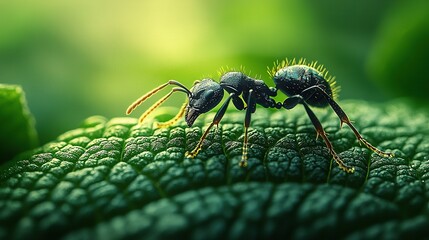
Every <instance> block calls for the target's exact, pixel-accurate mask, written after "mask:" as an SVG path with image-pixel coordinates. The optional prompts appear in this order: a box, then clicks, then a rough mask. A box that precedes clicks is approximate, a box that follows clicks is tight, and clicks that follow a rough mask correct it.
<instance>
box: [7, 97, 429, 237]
mask: <svg viewBox="0 0 429 240" xmlns="http://www.w3.org/2000/svg"><path fill="white" fill-rule="evenodd" d="M342 106H343V107H344V109H345V111H346V112H347V113H349V116H350V118H351V119H352V120H354V123H355V125H356V127H357V128H358V129H359V130H360V131H361V133H362V134H363V135H364V136H365V137H366V138H367V139H368V140H369V141H370V142H371V143H373V144H374V145H375V146H377V147H379V148H381V149H383V150H388V151H393V152H394V153H395V157H394V158H382V157H380V156H378V155H376V154H375V153H372V152H371V151H369V150H368V149H366V148H364V146H360V145H359V143H358V142H357V140H356V139H355V137H354V135H353V132H352V131H351V130H350V129H348V128H347V127H344V128H342V129H340V127H339V121H338V119H337V118H336V116H335V115H334V114H333V113H332V112H331V111H329V110H327V109H322V110H317V111H316V114H317V115H318V116H319V118H320V119H321V122H322V124H323V125H324V127H325V130H326V131H327V133H328V134H329V135H328V137H329V138H330V139H331V141H332V142H333V145H334V148H335V150H336V151H337V152H338V153H339V155H340V157H341V158H343V160H344V161H345V163H346V164H347V165H349V166H354V167H355V173H353V174H347V173H345V172H343V171H342V170H340V169H339V168H338V166H337V165H336V163H335V162H333V160H332V158H331V156H330V154H329V152H328V150H327V149H326V147H325V145H324V143H323V141H322V140H321V139H318V140H316V139H315V136H316V134H315V131H314V128H313V126H312V125H311V123H310V121H309V119H308V118H307V116H306V115H305V111H304V110H303V109H301V108H299V107H297V108H296V109H293V110H290V111H287V110H278V111H269V110H265V109H262V108H258V109H257V112H256V114H254V116H253V118H252V124H251V129H250V132H249V142H250V150H249V165H248V167H247V168H240V167H239V166H238V162H239V161H240V158H241V147H242V140H243V136H242V135H243V118H244V114H243V113H240V112H236V111H229V112H227V114H226V116H225V117H224V119H223V120H222V122H221V124H220V125H219V127H218V128H217V129H216V128H215V129H213V130H212V131H211V132H210V134H209V135H208V137H207V141H206V142H205V143H204V145H203V150H202V151H201V152H200V154H199V155H198V156H197V157H196V158H195V159H187V158H185V157H184V154H185V152H186V151H189V150H191V149H192V148H193V147H194V146H195V145H196V143H197V141H198V140H199V138H200V136H201V134H202V131H203V130H205V127H206V126H207V125H208V124H209V123H210V121H211V120H212V118H213V116H214V114H213V113H212V114H206V115H203V116H202V117H201V118H202V119H200V120H198V121H197V122H196V123H195V125H194V127H191V128H188V127H186V125H185V123H184V122H180V123H178V124H177V125H176V126H173V127H171V128H167V129H154V128H152V122H150V123H147V124H144V125H143V126H137V125H136V123H137V120H136V119H133V118H114V119H111V120H107V119H105V118H103V117H97V116H95V117H91V118H88V119H87V120H85V122H84V123H83V124H82V126H81V127H79V128H77V129H75V130H71V131H69V132H67V133H65V134H63V135H61V136H59V137H58V139H57V140H56V141H53V142H51V143H48V144H46V145H44V146H43V147H40V148H38V149H35V150H33V151H31V152H28V153H27V154H25V155H21V157H19V158H17V159H15V160H14V161H11V162H9V163H8V164H6V165H3V166H2V167H1V168H0V174H1V175H0V177H1V182H0V210H1V211H0V238H15V239H25V238H29V237H31V238H44V237H47V236H54V237H57V238H65V239H76V238H78V239H94V238H97V239H106V238H109V239H128V238H131V237H134V238H141V239H160V238H171V237H176V238H189V239H220V238H229V239H237V238H276V237H278V238H293V239H308V238H319V237H326V238H334V237H336V238H338V237H342V238H351V239H355V238H377V237H381V238H404V237H407V238H410V237H416V238H424V237H425V236H427V234H428V233H429V212H428V206H429V204H428V199H429V191H428V189H429V188H428V187H429V186H428V185H427V182H428V181H427V180H428V178H429V171H428V170H429V163H428V159H429V157H428V156H429V137H428V133H429V128H428V122H429V118H428V116H427V114H425V113H420V112H418V111H413V110H411V109H408V107H407V106H406V105H404V104H401V103H399V102H391V103H388V104H384V105H375V106H373V105H371V104H369V103H366V102H344V103H342Z"/></svg>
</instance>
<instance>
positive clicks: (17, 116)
mask: <svg viewBox="0 0 429 240" xmlns="http://www.w3.org/2000/svg"><path fill="white" fill-rule="evenodd" d="M0 132H1V134H0V163H3V162H5V161H7V160H9V159H10V158H12V157H13V156H14V155H16V154H18V153H20V152H22V151H25V150H28V149H31V148H34V147H36V145H37V134H36V129H35V127H34V119H33V117H32V115H31V113H30V111H29V109H28V107H27V102H26V100H25V96H24V91H22V89H21V87H19V86H16V85H6V84H0Z"/></svg>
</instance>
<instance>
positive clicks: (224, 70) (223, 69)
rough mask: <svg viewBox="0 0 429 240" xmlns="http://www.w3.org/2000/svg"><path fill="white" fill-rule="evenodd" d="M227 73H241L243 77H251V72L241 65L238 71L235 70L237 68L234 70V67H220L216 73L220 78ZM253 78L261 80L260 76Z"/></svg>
mask: <svg viewBox="0 0 429 240" xmlns="http://www.w3.org/2000/svg"><path fill="white" fill-rule="evenodd" d="M228 72H241V73H243V74H244V75H246V76H249V77H250V76H251V74H252V72H251V71H250V70H249V71H247V69H246V67H245V66H243V65H241V66H240V67H239V68H238V69H237V68H234V67H229V66H224V67H221V68H220V69H219V70H218V71H217V73H218V75H219V77H222V76H223V75H224V74H226V73H228ZM253 78H256V79H260V78H261V75H256V76H253Z"/></svg>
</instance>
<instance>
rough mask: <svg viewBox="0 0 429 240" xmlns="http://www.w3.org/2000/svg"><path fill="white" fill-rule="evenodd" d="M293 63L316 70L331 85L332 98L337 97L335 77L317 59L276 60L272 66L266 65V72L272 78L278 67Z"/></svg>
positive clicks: (337, 87) (337, 89) (337, 88)
mask: <svg viewBox="0 0 429 240" xmlns="http://www.w3.org/2000/svg"><path fill="white" fill-rule="evenodd" d="M293 65H306V66H308V67H311V68H313V69H314V70H316V71H318V72H319V73H320V74H321V75H322V76H323V78H325V79H326V81H327V82H328V83H329V85H330V86H331V90H332V96H333V98H334V100H336V99H337V98H338V93H339V91H340V87H339V86H338V85H337V82H336V81H335V77H334V76H331V75H329V71H328V70H327V69H326V68H325V67H324V66H323V65H322V64H319V63H318V62H317V61H312V62H307V60H306V59H305V58H300V59H299V60H296V59H295V58H293V59H287V58H286V59H284V60H282V61H281V62H280V61H278V60H277V61H275V62H274V66H273V67H272V68H270V67H268V74H269V75H270V77H271V78H273V77H274V75H275V74H276V72H277V71H279V70H280V69H282V68H285V67H288V66H293Z"/></svg>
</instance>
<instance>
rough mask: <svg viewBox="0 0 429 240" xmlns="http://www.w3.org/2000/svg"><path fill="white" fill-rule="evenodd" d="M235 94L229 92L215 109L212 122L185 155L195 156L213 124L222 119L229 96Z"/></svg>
mask: <svg viewBox="0 0 429 240" xmlns="http://www.w3.org/2000/svg"><path fill="white" fill-rule="evenodd" d="M234 95H235V94H233V93H232V94H231V95H229V97H228V98H227V99H226V101H225V102H224V103H223V105H222V107H220V109H219V110H218V111H217V113H216V115H215V116H214V118H213V122H212V123H211V124H210V125H209V127H208V128H207V129H206V131H205V132H204V134H203V135H202V136H201V138H200V140H199V141H198V143H197V145H196V146H195V148H194V149H193V150H192V151H190V152H186V157H188V158H194V157H195V156H197V155H198V152H199V151H200V150H201V148H202V146H203V141H204V139H206V137H207V135H208V133H209V131H210V129H211V128H212V127H213V125H218V124H219V122H220V120H221V119H222V117H223V115H225V112H226V109H227V108H228V105H229V102H230V100H231V98H232V97H233V96H234Z"/></svg>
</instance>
